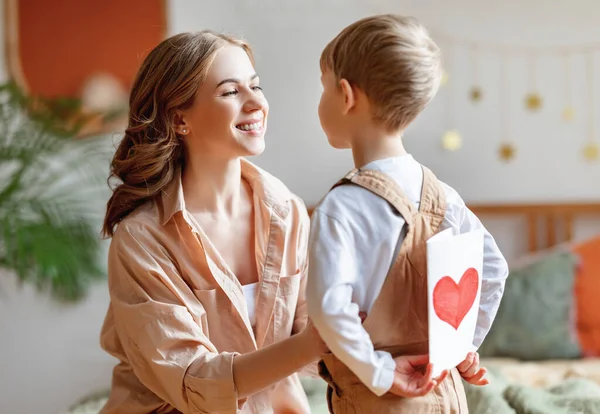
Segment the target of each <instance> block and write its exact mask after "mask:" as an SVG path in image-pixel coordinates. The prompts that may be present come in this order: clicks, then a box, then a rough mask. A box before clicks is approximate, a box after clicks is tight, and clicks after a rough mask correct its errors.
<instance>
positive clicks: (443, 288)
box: [433, 267, 479, 330]
mask: <svg viewBox="0 0 600 414" xmlns="http://www.w3.org/2000/svg"><path fill="white" fill-rule="evenodd" d="M478 286H479V274H478V273H477V270H475V269H473V268H472V267H471V268H469V269H467V270H466V271H465V273H463V275H462V277H461V279H460V282H459V283H458V285H457V284H456V282H455V281H454V280H453V279H452V278H451V277H450V276H444V277H443V278H441V279H440V280H439V281H438V282H437V284H436V285H435V288H434V289H433V309H434V310H435V313H436V315H437V316H438V318H440V319H441V320H442V321H444V322H446V323H448V324H450V325H451V326H452V327H453V328H454V329H456V330H458V327H459V326H460V324H461V322H462V320H463V319H464V317H465V316H466V315H467V313H469V310H470V309H471V307H472V306H473V302H475V297H476V296H477V288H478Z"/></svg>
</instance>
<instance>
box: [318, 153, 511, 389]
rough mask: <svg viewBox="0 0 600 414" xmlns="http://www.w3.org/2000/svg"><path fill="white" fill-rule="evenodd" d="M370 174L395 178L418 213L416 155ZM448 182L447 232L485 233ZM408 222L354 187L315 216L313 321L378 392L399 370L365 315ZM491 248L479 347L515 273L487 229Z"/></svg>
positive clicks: (377, 166)
mask: <svg viewBox="0 0 600 414" xmlns="http://www.w3.org/2000/svg"><path fill="white" fill-rule="evenodd" d="M363 169H372V170H378V171H381V172H383V173H385V174H387V175H389V176H390V177H392V178H393V179H394V180H395V181H396V182H397V183H398V185H399V186H400V188H402V190H403V192H404V194H405V195H406V197H408V198H409V199H410V200H411V201H412V202H413V203H414V204H415V206H416V207H417V208H418V206H419V201H420V198H421V188H422V184H423V171H422V169H421V165H420V164H419V163H418V162H417V161H415V159H414V158H413V157H412V156H411V155H404V156H400V157H394V158H388V159H383V160H378V161H374V162H372V163H370V164H368V165H366V166H365V167H363ZM440 183H441V182H440ZM441 185H442V187H443V188H444V190H445V192H446V199H447V207H446V215H445V218H444V221H443V223H442V225H441V228H440V230H443V229H446V228H450V227H453V228H454V229H455V230H456V231H457V232H460V233H464V232H468V231H471V230H474V229H478V228H483V225H482V224H481V222H480V221H479V219H478V218H477V217H476V216H475V215H474V214H473V213H472V212H471V211H470V210H469V209H468V208H467V207H466V206H465V203H464V201H463V200H462V198H461V197H460V196H459V195H458V193H457V192H456V191H455V190H454V189H452V188H451V187H449V186H448V185H446V184H444V183H441ZM404 224H405V222H404V219H403V218H402V217H401V216H400V215H398V214H396V213H395V211H394V209H393V208H390V205H389V203H388V202H387V201H385V200H384V199H383V198H381V197H379V196H377V195H376V194H374V193H372V192H371V191H369V190H366V189H364V188H362V187H360V186H357V185H353V184H348V185H342V186H339V187H336V188H335V189H333V190H332V191H330V192H329V193H328V194H327V195H326V196H325V197H324V198H323V200H322V201H321V203H320V204H319V205H318V206H317V208H316V209H315V211H314V213H313V215H312V218H311V232H310V241H309V274H308V280H307V291H306V293H307V304H308V313H309V316H310V318H311V319H312V321H313V323H314V325H315V327H316V328H317V330H318V331H319V333H320V335H321V337H322V338H323V340H324V341H325V343H326V344H327V346H328V347H329V349H330V350H331V352H333V353H334V354H335V355H336V356H337V357H338V358H339V359H340V361H342V362H343V363H344V364H345V365H346V366H348V368H350V369H351V370H352V371H353V372H354V373H355V374H356V376H357V377H358V378H359V379H360V380H361V381H362V382H363V383H364V384H365V385H366V386H367V387H369V389H370V390H371V391H373V393H375V394H377V395H383V394H385V393H386V392H387V391H388V390H389V389H390V388H391V386H392V381H393V377H394V369H395V366H396V365H395V362H394V360H393V359H392V357H391V355H390V354H389V353H388V352H383V351H375V350H374V349H373V344H372V342H371V339H370V337H369V335H368V333H367V332H366V331H365V329H364V328H363V327H362V324H361V320H360V318H359V316H358V313H359V311H364V312H367V313H368V312H369V311H370V310H371V307H372V306H373V303H374V301H375V299H376V298H377V296H378V295H379V292H380V290H381V287H382V285H383V282H384V281H385V278H386V276H387V273H388V271H389V269H390V266H391V265H392V263H393V261H394V260H395V258H396V255H397V252H398V251H399V248H400V245H401V244H402V241H403V239H404V236H405V231H406V230H405V228H404ZM484 243H485V246H484V261H483V275H482V279H483V281H482V287H481V302H480V307H479V313H478V317H477V328H476V330H475V338H474V341H473V349H474V350H476V349H477V348H478V347H479V346H480V345H481V343H482V342H483V339H484V338H485V336H486V335H487V333H488V331H489V329H490V326H491V324H492V322H493V320H494V318H495V316H496V313H497V311H498V307H499V305H500V299H501V298H502V294H503V291H504V282H505V280H506V277H507V276H508V265H507V263H506V260H505V259H504V257H503V255H502V253H501V252H500V250H499V249H498V246H497V245H496V242H495V241H494V239H493V237H492V236H491V235H490V234H489V233H488V232H487V231H485V237H484Z"/></svg>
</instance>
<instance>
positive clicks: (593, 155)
mask: <svg viewBox="0 0 600 414" xmlns="http://www.w3.org/2000/svg"><path fill="white" fill-rule="evenodd" d="M599 155H600V148H598V144H597V143H595V142H590V143H589V144H587V145H586V146H585V147H583V156H584V157H585V159H586V160H588V161H596V160H597V159H598V156H599Z"/></svg>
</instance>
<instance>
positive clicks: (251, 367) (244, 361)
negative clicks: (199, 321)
mask: <svg viewBox="0 0 600 414" xmlns="http://www.w3.org/2000/svg"><path fill="white" fill-rule="evenodd" d="M321 344H322V342H321V340H320V338H319V336H318V334H317V333H316V330H315V329H314V328H313V327H312V325H310V324H308V325H307V326H306V328H305V329H304V330H303V331H302V332H301V333H299V334H297V335H294V336H291V337H290V338H287V339H284V340H283V341H279V342H276V343H274V344H271V345H269V346H267V347H264V348H262V349H259V350H256V351H253V352H249V353H247V354H243V355H238V356H236V357H235V359H234V360H233V378H234V381H235V385H236V386H237V392H238V397H239V398H244V397H248V396H250V395H252V394H255V393H257V392H259V391H261V390H262V389H264V388H266V387H268V386H270V385H272V384H274V383H276V382H278V381H280V380H282V379H284V378H285V377H288V376H290V375H292V374H293V373H295V372H296V371H298V370H299V369H301V368H303V367H304V366H305V365H308V364H310V363H311V362H314V361H316V360H317V359H318V358H319V357H320V356H321V355H322V354H323V353H324V352H325V351H326V348H324V345H321Z"/></svg>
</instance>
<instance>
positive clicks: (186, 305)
mask: <svg viewBox="0 0 600 414" xmlns="http://www.w3.org/2000/svg"><path fill="white" fill-rule="evenodd" d="M242 178H243V179H245V180H246V181H248V183H249V184H250V186H251V187H252V191H253V194H254V195H253V198H254V211H255V220H256V221H255V232H256V265H257V267H258V273H259V285H258V287H257V302H256V325H255V327H254V328H252V326H251V324H250V321H249V318H248V311H247V305H246V301H245V297H244V294H243V290H242V286H241V285H240V283H239V281H238V279H237V278H236V277H235V275H233V274H232V272H231V270H230V269H229V268H228V266H227V265H226V263H225V262H224V261H223V259H222V258H221V255H220V254H219V252H217V251H216V250H215V248H214V247H213V246H212V244H211V242H210V240H208V238H207V237H206V234H205V233H204V232H203V231H202V229H201V228H200V226H199V225H198V223H197V222H196V220H194V218H193V217H192V215H191V214H190V213H189V212H187V211H186V209H185V204H184V198H183V191H182V187H181V177H180V176H179V175H178V176H177V178H176V179H174V180H173V182H172V184H171V185H170V186H169V187H168V188H167V189H166V190H165V191H164V193H163V194H162V195H161V196H159V197H157V200H156V201H155V202H151V203H147V204H146V205H144V206H142V207H140V208H138V209H137V210H136V211H135V212H134V213H132V214H131V215H130V216H128V217H127V218H125V219H124V220H123V221H122V222H121V223H120V224H119V225H118V227H117V230H116V232H115V234H114V237H113V238H112V241H111V245H110V250H109V258H108V266H109V267H108V284H109V291H110V305H109V308H108V312H107V315H106V319H105V322H104V326H103V328H102V333H101V345H102V348H103V349H105V350H106V351H107V352H108V353H110V354H111V355H113V356H114V357H116V358H117V359H118V360H119V364H118V365H117V366H116V367H115V369H114V372H113V381H112V389H111V393H110V398H109V400H108V402H107V404H106V405H105V407H104V408H103V410H102V413H128V414H134V413H151V412H152V413H154V412H156V413H178V412H182V413H261V414H262V413H270V412H275V413H278V412H280V413H283V412H287V413H308V412H310V409H309V406H308V402H307V398H306V395H305V393H304V391H303V389H302V387H301V384H300V381H299V378H298V375H297V374H294V375H293V376H290V377H288V378H286V379H284V380H283V381H280V382H279V383H278V384H276V385H275V386H272V387H270V388H268V389H266V390H264V391H262V392H260V393H258V394H255V395H252V396H251V397H249V398H247V399H238V397H237V394H236V387H235V384H234V380H233V358H234V357H235V356H236V355H237V354H240V353H246V352H250V351H254V350H256V349H258V348H261V347H264V346H266V345H269V344H272V343H274V342H277V341H280V340H282V339H285V338H288V337H289V336H290V335H292V334H295V333H298V332H299V331H301V330H302V329H303V328H304V326H305V324H306V321H307V312H306V304H305V294H304V291H305V285H306V274H307V267H308V263H307V253H306V251H307V242H308V231H309V218H308V214H307V212H306V208H305V206H304V204H303V203H302V201H301V200H300V199H299V198H298V197H296V196H294V195H293V194H292V193H291V192H290V191H289V190H288V189H287V188H286V187H285V186H284V185H283V184H282V183H281V182H280V181H279V180H277V179H276V178H274V177H273V176H271V175H269V174H268V173H266V172H265V171H262V170H261V169H259V168H258V167H256V166H254V165H253V164H251V163H250V162H248V161H245V160H242ZM290 357H293V356H290ZM307 371H309V372H311V373H312V374H316V366H315V367H312V366H311V367H309V368H308V369H307ZM256 375H260V372H257V374H256Z"/></svg>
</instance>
